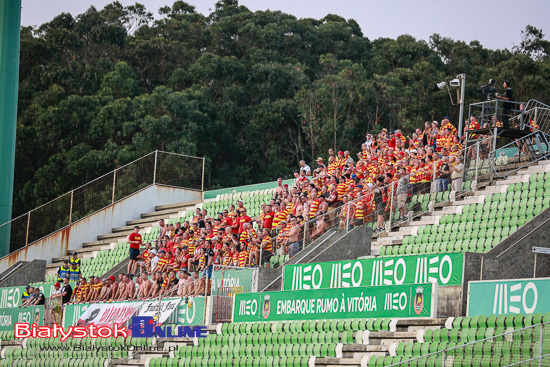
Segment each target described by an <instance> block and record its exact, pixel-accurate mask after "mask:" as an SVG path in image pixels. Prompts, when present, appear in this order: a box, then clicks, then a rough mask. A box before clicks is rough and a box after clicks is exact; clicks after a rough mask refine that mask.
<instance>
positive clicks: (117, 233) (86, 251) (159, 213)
mask: <svg viewBox="0 0 550 367" xmlns="http://www.w3.org/2000/svg"><path fill="white" fill-rule="evenodd" d="M201 203H202V201H189V202H185V203H176V204H169V205H160V206H156V207H155V211H154V212H149V213H142V214H141V215H140V216H141V218H140V219H136V220H129V221H127V222H126V226H124V227H119V228H113V229H112V231H111V233H108V234H102V235H98V236H97V241H93V242H85V243H83V244H82V249H79V250H76V252H77V253H78V257H79V258H80V259H86V258H93V257H96V256H97V253H98V252H99V251H102V250H112V249H114V247H115V245H116V244H117V243H118V242H124V241H126V239H127V238H128V235H129V234H130V233H131V232H132V231H133V230H134V226H136V225H139V226H140V227H141V228H142V230H141V233H148V232H149V231H150V230H151V227H152V226H154V225H157V224H158V223H157V222H158V221H159V220H160V219H164V220H167V219H170V218H179V217H181V216H183V215H184V214H185V212H186V211H187V209H190V208H195V207H197V206H200V204H201ZM73 251H75V250H69V251H68V252H67V256H70V255H71V254H72V252H73ZM66 258H67V257H57V258H53V259H52V262H51V264H48V265H47V266H46V276H48V275H51V274H55V273H56V272H57V268H58V267H59V266H61V265H62V264H63V260H64V259H66Z"/></svg>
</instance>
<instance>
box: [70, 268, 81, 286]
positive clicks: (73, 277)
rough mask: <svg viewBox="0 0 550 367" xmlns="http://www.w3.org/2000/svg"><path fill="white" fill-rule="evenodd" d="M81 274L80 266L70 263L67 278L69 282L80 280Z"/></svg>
mask: <svg viewBox="0 0 550 367" xmlns="http://www.w3.org/2000/svg"><path fill="white" fill-rule="evenodd" d="M81 277H82V274H80V267H79V266H78V265H76V264H72V265H71V267H70V269H69V280H70V281H71V282H76V281H78V280H80V278H81Z"/></svg>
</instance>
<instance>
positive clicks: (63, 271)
mask: <svg viewBox="0 0 550 367" xmlns="http://www.w3.org/2000/svg"><path fill="white" fill-rule="evenodd" d="M69 270H70V267H69V260H63V265H61V266H60V267H59V268H57V278H58V281H59V279H61V281H63V278H65V277H69Z"/></svg>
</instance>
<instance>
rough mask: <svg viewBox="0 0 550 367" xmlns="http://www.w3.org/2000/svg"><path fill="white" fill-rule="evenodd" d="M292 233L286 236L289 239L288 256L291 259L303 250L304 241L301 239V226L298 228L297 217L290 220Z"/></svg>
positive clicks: (289, 232)
mask: <svg viewBox="0 0 550 367" xmlns="http://www.w3.org/2000/svg"><path fill="white" fill-rule="evenodd" d="M290 225H291V226H292V227H291V228H290V231H288V233H287V234H285V236H287V237H288V243H289V244H290V245H289V246H288V254H289V255H290V257H292V256H295V255H296V254H297V253H298V252H300V250H301V249H302V243H301V242H302V241H300V239H299V234H300V226H298V220H297V219H296V217H292V218H290Z"/></svg>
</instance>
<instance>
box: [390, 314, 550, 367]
mask: <svg viewBox="0 0 550 367" xmlns="http://www.w3.org/2000/svg"><path fill="white" fill-rule="evenodd" d="M495 330H498V328H497V329H495V328H493V327H486V328H472V329H463V330H461V331H460V332H459V333H438V334H437V335H438V337H437V338H436V339H437V340H435V339H434V338H430V340H426V341H425V342H424V343H414V344H417V346H414V345H413V348H410V349H407V348H398V350H397V353H396V354H397V356H396V357H397V359H401V361H399V362H396V363H392V364H389V365H387V366H388V367H390V366H440V367H452V366H550V322H544V323H538V324H536V325H532V326H528V327H523V328H511V330H510V331H507V332H504V333H497V332H495ZM434 334H435V333H434ZM441 335H443V338H442V337H441ZM418 344H419V345H418ZM434 350H435V351H434ZM411 354H412V355H411ZM392 362H393V360H392Z"/></svg>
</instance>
